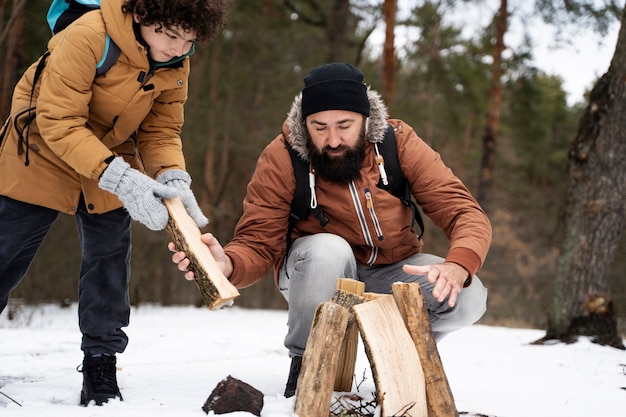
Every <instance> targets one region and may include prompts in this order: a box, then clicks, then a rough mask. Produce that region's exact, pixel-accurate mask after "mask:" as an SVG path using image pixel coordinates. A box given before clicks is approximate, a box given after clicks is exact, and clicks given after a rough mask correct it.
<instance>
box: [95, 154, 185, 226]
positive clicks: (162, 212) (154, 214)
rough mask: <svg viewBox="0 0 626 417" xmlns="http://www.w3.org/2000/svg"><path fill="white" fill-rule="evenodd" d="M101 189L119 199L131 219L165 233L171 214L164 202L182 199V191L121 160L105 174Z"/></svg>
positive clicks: (100, 184)
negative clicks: (165, 199) (180, 197)
mask: <svg viewBox="0 0 626 417" xmlns="http://www.w3.org/2000/svg"><path fill="white" fill-rule="evenodd" d="M98 186H99V187H100V188H102V189H103V190H106V191H109V192H111V193H113V194H115V195H117V197H118V198H119V199H120V201H121V202H122V204H124V208H125V209H126V211H128V214H130V217H131V218H133V220H136V221H138V222H140V223H142V224H144V225H145V226H146V227H147V228H148V229H151V230H163V229H164V228H165V226H166V225H167V220H168V218H169V213H168V211H167V208H166V207H165V205H164V204H163V199H164V198H174V197H178V196H179V195H180V192H179V191H178V190H176V189H174V188H172V187H167V186H165V185H163V184H160V183H158V182H157V181H155V180H153V179H152V178H150V177H149V176H147V175H145V174H142V173H141V172H139V171H138V170H136V169H134V168H131V167H130V165H128V163H127V162H126V161H124V159H123V158H122V157H119V156H118V157H116V158H115V159H113V161H111V163H110V164H109V166H108V167H107V168H106V169H105V170H104V172H103V173H102V176H101V177H100V181H99V182H98Z"/></svg>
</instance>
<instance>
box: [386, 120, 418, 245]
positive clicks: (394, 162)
mask: <svg viewBox="0 0 626 417" xmlns="http://www.w3.org/2000/svg"><path fill="white" fill-rule="evenodd" d="M376 148H377V150H378V151H380V156H382V157H383V161H384V168H385V172H386V174H387V184H384V181H383V176H382V175H381V179H380V180H379V181H378V184H377V187H378V188H381V189H383V190H386V191H389V192H390V193H391V194H393V195H395V196H396V197H398V198H399V199H400V201H402V203H404V205H406V206H407V207H410V208H411V211H412V212H413V222H414V223H417V225H418V226H419V228H420V234H419V235H418V239H420V240H421V239H422V236H424V220H423V219H422V216H421V215H420V211H419V208H418V207H417V204H416V203H415V201H414V200H413V196H412V194H411V187H410V186H409V182H408V181H407V180H406V177H405V176H404V173H403V172H402V168H401V167H400V157H399V156H398V144H397V141H396V134H395V132H394V130H393V126H391V125H387V127H386V128H385V136H384V138H383V140H382V142H379V143H378V144H377V146H376Z"/></svg>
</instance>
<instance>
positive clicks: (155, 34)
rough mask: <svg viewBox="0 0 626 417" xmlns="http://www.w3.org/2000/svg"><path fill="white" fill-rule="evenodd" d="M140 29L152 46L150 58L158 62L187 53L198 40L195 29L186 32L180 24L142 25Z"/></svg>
mask: <svg viewBox="0 0 626 417" xmlns="http://www.w3.org/2000/svg"><path fill="white" fill-rule="evenodd" d="M135 21H138V20H137V16H135ZM140 31H141V36H142V37H143V39H144V40H145V41H146V43H147V44H148V46H150V51H149V54H150V58H152V59H153V60H154V61H156V62H167V61H169V60H171V59H173V58H176V57H180V56H183V55H185V54H186V53H188V52H189V50H190V49H191V47H192V46H193V43H194V42H195V41H196V33H195V32H194V31H187V32H185V31H184V30H183V29H182V28H180V27H178V26H172V27H165V26H162V25H161V24H154V25H150V26H144V25H140Z"/></svg>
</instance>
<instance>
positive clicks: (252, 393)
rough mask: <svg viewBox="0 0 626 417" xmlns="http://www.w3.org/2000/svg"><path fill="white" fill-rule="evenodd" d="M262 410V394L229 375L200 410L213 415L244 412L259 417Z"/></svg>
mask: <svg viewBox="0 0 626 417" xmlns="http://www.w3.org/2000/svg"><path fill="white" fill-rule="evenodd" d="M262 409H263V393H262V392H261V391H259V390H258V389H256V388H254V387H253V386H252V385H250V384H246V383H245V382H243V381H240V380H238V379H236V378H233V377H232V376H230V375H228V377H226V378H225V379H223V380H222V381H220V382H219V383H218V384H217V386H216V387H215V388H214V389H213V391H212V392H211V395H209V398H207V400H206V402H205V403H204V405H203V406H202V410H203V411H204V412H205V413H207V414H209V411H213V412H214V413H215V414H227V413H233V412H235V411H246V412H248V413H251V414H254V415H255V416H260V415H261V410H262Z"/></svg>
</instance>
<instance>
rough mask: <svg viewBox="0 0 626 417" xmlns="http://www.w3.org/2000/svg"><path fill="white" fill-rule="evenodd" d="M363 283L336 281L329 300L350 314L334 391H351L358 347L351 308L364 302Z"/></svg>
mask: <svg viewBox="0 0 626 417" xmlns="http://www.w3.org/2000/svg"><path fill="white" fill-rule="evenodd" d="M364 292H365V283H363V282H361V281H357V280H355V279H349V278H339V279H337V291H336V292H335V294H334V295H333V297H332V298H331V301H332V302H333V303H335V304H339V305H340V306H342V307H344V308H346V309H347V310H348V311H349V312H350V317H349V319H348V327H347V330H346V336H345V338H344V339H343V344H342V345H341V352H340V354H339V364H338V365H337V373H336V374H335V391H338V392H348V391H351V390H352V383H353V381H354V367H355V364H356V356H357V351H358V347H359V328H358V327H357V325H356V319H355V317H354V314H352V312H351V311H352V307H353V306H355V305H357V304H360V303H362V302H364V301H365V299H364V298H363V293H364Z"/></svg>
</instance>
